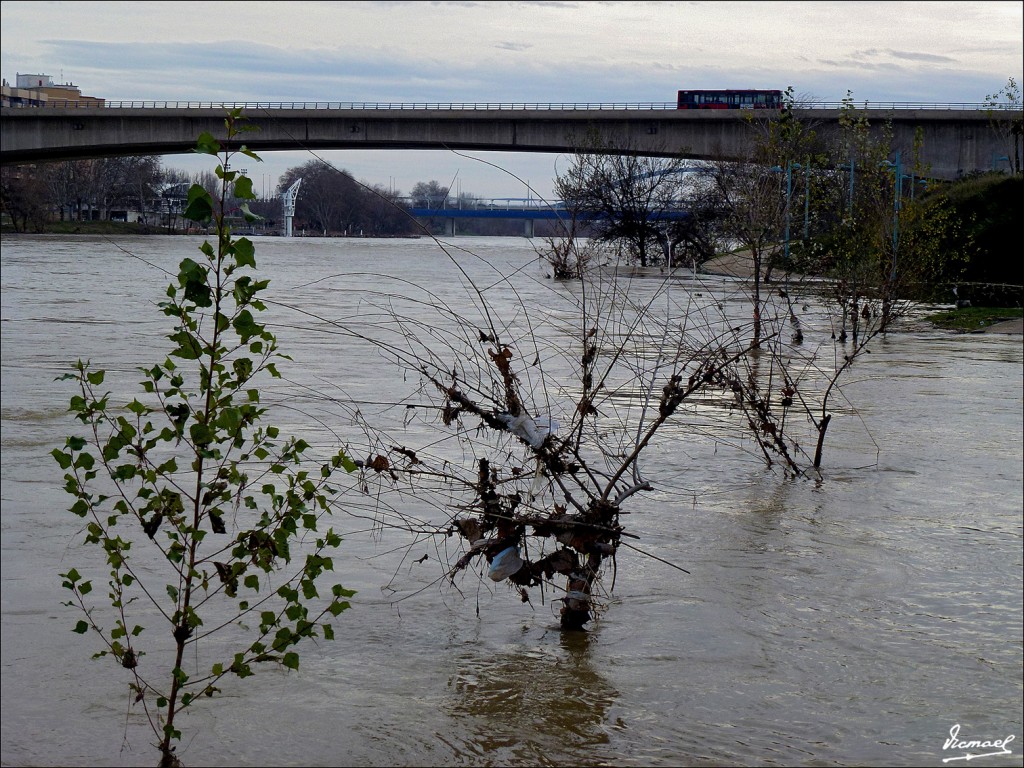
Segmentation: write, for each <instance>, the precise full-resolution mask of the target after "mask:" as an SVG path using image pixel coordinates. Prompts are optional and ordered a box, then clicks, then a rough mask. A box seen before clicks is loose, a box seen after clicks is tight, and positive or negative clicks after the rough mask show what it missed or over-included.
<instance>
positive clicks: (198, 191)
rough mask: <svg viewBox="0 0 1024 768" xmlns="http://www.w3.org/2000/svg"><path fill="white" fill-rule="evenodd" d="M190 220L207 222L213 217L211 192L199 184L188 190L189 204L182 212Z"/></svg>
mask: <svg viewBox="0 0 1024 768" xmlns="http://www.w3.org/2000/svg"><path fill="white" fill-rule="evenodd" d="M181 215H182V216H184V217H185V218H186V219H188V220H189V221H197V222H207V221H209V220H210V219H211V218H213V198H212V197H210V193H209V192H207V191H206V190H205V189H203V188H202V187H201V186H199V185H198V184H193V185H192V187H191V188H190V189H189V191H188V205H187V206H186V207H185V212H184V213H182V214H181Z"/></svg>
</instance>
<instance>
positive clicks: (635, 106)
mask: <svg viewBox="0 0 1024 768" xmlns="http://www.w3.org/2000/svg"><path fill="white" fill-rule="evenodd" d="M843 106H845V104H844V103H843V102H839V101H814V102H803V103H800V104H797V105H796V106H795V108H796V109H841V108H842V107H843ZM854 106H855V107H856V108H857V109H883V110H904V109H908V110H909V109H942V110H973V111H979V110H988V109H994V110H1011V109H1016V110H1019V109H1020V105H1015V104H981V103H974V102H917V101H885V102H882V101H877V102H875V101H864V102H860V103H857V104H855V105H854ZM48 107H49V108H52V107H56V108H61V109H85V110H98V109H99V110H103V109H217V110H226V109H242V110H245V111H249V112H252V111H264V110H265V111H275V110H285V109H289V110H296V109H298V110H367V111H374V110H388V111H395V110H409V111H431V112H444V111H491V112H507V111H531V110H532V111H540V112H544V111H582V110H609V111H623V110H630V111H665V110H671V111H675V109H676V103H675V102H672V101H649V102H600V103H597V102H574V103H557V102H545V103H540V102H536V103H534V102H483V103H458V102H447V103H430V102H366V101H104V102H99V101H75V100H71V99H67V100H65V99H51V100H49V101H47V102H46V104H45V106H44V107H41V108H44V109H45V108H48ZM5 108H12V109H15V108H16V109H38V108H40V107H38V106H33V105H23V104H12V105H6V106H5Z"/></svg>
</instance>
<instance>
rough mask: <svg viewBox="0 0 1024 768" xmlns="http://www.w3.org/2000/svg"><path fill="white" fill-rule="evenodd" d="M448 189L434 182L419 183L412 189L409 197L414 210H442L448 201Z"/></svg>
mask: <svg viewBox="0 0 1024 768" xmlns="http://www.w3.org/2000/svg"><path fill="white" fill-rule="evenodd" d="M448 192H449V190H448V187H443V186H441V185H440V184H438V183H437V182H436V181H421V182H418V183H417V184H416V185H415V186H413V188H412V192H411V193H410V194H409V197H410V198H411V199H412V205H413V207H414V208H443V207H444V206H445V200H447V199H448Z"/></svg>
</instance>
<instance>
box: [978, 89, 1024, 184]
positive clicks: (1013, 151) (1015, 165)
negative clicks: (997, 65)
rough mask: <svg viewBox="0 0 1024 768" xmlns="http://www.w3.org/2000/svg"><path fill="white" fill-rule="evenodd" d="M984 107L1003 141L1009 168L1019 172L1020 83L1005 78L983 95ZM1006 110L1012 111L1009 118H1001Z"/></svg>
mask: <svg viewBox="0 0 1024 768" xmlns="http://www.w3.org/2000/svg"><path fill="white" fill-rule="evenodd" d="M985 108H986V110H987V111H988V116H989V123H990V124H991V126H992V129H993V130H994V131H995V132H996V134H997V135H998V136H999V137H1000V138H1001V139H1002V140H1003V142H1004V145H1005V147H1006V150H1007V157H1008V158H1009V160H1010V170H1011V171H1013V173H1021V160H1020V142H1021V135H1022V134H1024V107H1022V105H1021V93H1020V85H1018V84H1017V81H1016V80H1014V79H1013V78H1012V77H1010V78H1007V80H1006V85H1004V86H1003V87H1002V88H1001V89H1000V90H998V91H996V92H995V93H990V94H988V95H987V96H986V97H985ZM1007 111H1010V112H1012V113H1014V117H1013V118H1012V119H1011V120H1005V119H1002V118H1003V116H1004V115H1005V114H1006V112H1007ZM993 170H995V168H993Z"/></svg>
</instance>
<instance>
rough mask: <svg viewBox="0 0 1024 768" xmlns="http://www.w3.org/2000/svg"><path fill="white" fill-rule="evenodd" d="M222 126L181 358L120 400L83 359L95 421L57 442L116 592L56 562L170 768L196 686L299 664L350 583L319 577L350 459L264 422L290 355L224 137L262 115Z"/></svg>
mask: <svg viewBox="0 0 1024 768" xmlns="http://www.w3.org/2000/svg"><path fill="white" fill-rule="evenodd" d="M225 127H226V139H227V140H226V142H225V143H224V145H222V144H221V143H220V142H219V141H217V140H216V139H215V138H214V137H213V136H212V135H210V134H208V133H204V134H203V135H202V136H200V138H199V140H198V144H197V147H196V151H197V152H200V153H204V154H209V155H213V156H215V157H217V158H219V159H220V162H219V165H218V166H217V169H216V174H217V177H218V179H219V180H220V185H219V194H218V196H217V197H216V198H215V197H214V196H213V195H211V194H210V193H209V192H208V191H207V190H205V189H204V188H202V187H201V186H199V185H193V186H192V188H191V189H190V190H189V195H188V207H187V209H186V211H185V213H184V216H185V217H186V218H188V219H190V220H192V221H194V222H196V223H197V224H200V225H203V226H207V227H212V230H213V231H214V232H215V233H216V241H215V242H213V243H211V242H210V241H209V240H207V241H206V242H204V243H203V244H202V246H201V247H200V248H199V251H200V254H201V255H200V256H199V257H198V258H195V259H191V258H186V259H184V260H183V261H182V262H181V264H180V266H179V271H178V275H177V280H176V281H175V282H173V283H172V284H171V285H169V286H168V288H167V294H166V295H167V300H166V301H164V302H163V303H161V304H160V308H161V310H162V312H163V314H164V315H166V316H167V317H169V318H172V319H173V321H174V328H173V331H172V332H171V333H170V334H169V335H168V339H170V341H171V343H172V346H173V348H172V350H171V352H170V354H169V355H168V356H167V357H166V359H164V361H163V362H162V363H158V364H156V365H153V366H151V367H148V368H141V369H140V370H141V372H142V374H143V376H144V378H143V380H142V382H141V387H142V390H143V392H142V393H141V394H140V396H139V397H138V398H136V399H132V400H131V402H128V403H127V404H125V405H122V406H116V405H114V404H112V403H111V402H110V394H109V393H106V392H104V391H102V386H103V383H104V378H105V372H104V371H103V370H96V369H93V368H92V367H91V365H90V363H89V362H82V361H81V360H79V361H78V362H77V364H76V365H75V366H74V372H73V373H69V374H66V375H64V376H62V377H60V378H62V379H67V380H72V381H74V382H75V383H76V384H77V393H76V394H75V395H74V396H73V397H72V398H71V403H70V408H69V410H70V412H71V413H73V414H74V415H75V418H77V419H78V420H79V421H80V422H81V423H82V424H83V425H84V426H85V430H84V432H85V434H84V435H82V436H72V437H68V438H67V440H66V441H65V443H64V447H63V449H56V450H54V451H53V456H54V458H55V459H56V460H57V463H58V464H59V465H60V467H61V469H62V470H63V471H64V473H65V474H64V480H65V486H64V487H65V490H66V491H67V492H68V493H69V494H70V495H71V496H73V497H74V503H73V504H72V506H71V508H70V511H71V512H73V513H74V514H75V515H77V516H78V517H80V518H82V519H83V520H84V522H85V527H84V533H85V543H86V544H88V545H96V546H98V547H99V548H100V549H102V551H103V554H104V556H105V559H106V566H107V567H108V568H109V571H108V578H107V587H108V592H107V598H108V599H107V601H106V602H102V601H101V603H100V604H95V605H94V604H93V599H94V598H93V594H92V589H93V587H92V580H91V579H88V578H86V577H85V576H83V575H82V573H81V572H80V571H79V570H78V569H76V568H71V569H69V570H68V571H67V572H65V573H62V574H60V575H61V577H62V579H63V586H64V587H65V588H66V589H67V590H69V591H70V592H71V595H72V599H71V600H70V601H68V602H67V603H66V605H68V606H72V607H75V608H78V609H80V610H81V612H82V614H83V618H82V619H81V620H80V621H78V623H77V625H76V626H75V627H74V631H75V632H78V633H80V634H85V633H87V632H89V631H90V630H92V631H93V632H94V633H95V634H96V635H98V636H99V637H100V638H101V639H102V643H103V649H102V650H100V651H99V652H98V653H97V654H96V657H97V658H98V657H106V658H108V659H112V660H113V661H114V662H116V664H117V665H118V666H119V668H120V670H119V671H122V672H124V673H125V674H127V676H128V677H127V680H128V688H129V695H130V697H131V699H132V701H133V703H134V705H135V706H136V707H139V708H141V710H142V715H143V720H144V722H146V723H147V724H148V726H149V727H150V728H152V731H153V733H154V735H155V736H156V740H157V741H156V743H155V745H154V746H156V747H157V748H158V749H159V750H160V765H180V762H179V759H178V756H177V755H176V754H175V751H176V746H177V743H178V742H179V740H180V739H181V730H180V729H179V721H180V718H179V715H180V714H181V713H182V712H183V711H184V710H185V709H187V708H188V707H190V706H191V705H193V704H194V703H195V701H196V699H197V697H205V696H213V695H215V694H216V693H217V692H219V690H220V688H219V686H220V685H223V684H224V683H223V682H222V679H223V678H225V677H227V676H235V677H237V678H244V677H248V676H249V675H252V674H254V671H255V669H256V668H257V667H258V666H259V665H263V664H268V663H270V664H273V665H275V666H281V667H285V668H287V669H297V668H298V666H299V655H298V652H297V646H298V644H299V643H300V641H302V640H305V639H308V638H317V637H323V638H324V639H327V640H330V639H333V636H334V632H333V629H332V626H331V624H330V621H331V619H332V618H333V617H335V616H337V615H338V614H340V613H341V612H342V611H344V610H345V609H346V608H347V607H348V605H349V604H348V602H346V598H348V597H350V596H351V595H352V594H353V593H352V592H351V591H349V590H346V589H344V588H343V587H342V586H341V585H340V584H337V583H334V584H331V585H330V587H329V588H327V589H324V588H323V586H322V581H323V579H324V578H325V577H326V576H327V575H328V574H327V573H326V572H328V571H331V570H333V561H332V559H331V556H330V554H331V551H332V550H333V549H335V548H336V547H337V546H338V545H339V543H340V541H341V538H340V537H339V536H338V535H337V534H336V533H335V532H334V531H333V530H332V529H330V528H326V529H322V525H323V524H324V516H325V515H327V514H329V512H330V506H329V505H330V502H331V500H332V498H333V497H334V496H335V495H336V494H337V490H336V489H335V488H334V487H332V485H331V484H330V483H331V479H332V476H333V475H335V473H336V472H337V471H339V470H344V471H346V472H352V471H353V470H354V469H355V464H354V463H353V462H352V461H351V460H350V459H349V458H348V456H346V455H345V453H344V452H340V451H339V452H338V453H336V454H334V455H332V456H329V457H326V458H325V459H322V460H319V461H315V460H312V459H310V458H308V457H307V453H309V452H310V446H309V445H307V443H305V442H304V441H303V440H301V439H296V438H290V437H286V436H284V435H282V434H281V433H280V431H279V430H278V429H277V428H276V427H274V426H272V425H270V424H268V423H266V419H267V416H268V413H267V408H266V407H265V406H264V405H262V404H261V397H260V386H261V382H262V381H264V380H265V379H266V377H268V376H269V377H278V376H279V373H278V371H277V368H276V367H275V365H276V362H278V361H280V360H282V359H288V358H287V356H286V355H284V354H283V353H281V352H280V351H279V349H278V345H277V339H276V338H275V336H274V334H273V333H271V332H270V331H269V330H268V329H267V327H266V325H264V324H263V323H261V322H260V321H259V319H258V318H259V313H261V312H263V311H264V310H265V306H264V304H263V303H262V302H261V300H260V298H259V296H260V292H261V291H263V290H264V289H265V288H266V287H267V285H268V281H267V280H261V279H258V277H257V276H256V274H255V270H256V260H255V249H254V247H253V244H252V242H251V241H250V240H248V239H246V238H244V237H237V238H236V237H233V236H232V234H231V229H230V227H229V225H228V222H227V213H228V211H226V204H227V203H228V202H229V201H230V200H232V199H234V200H236V201H240V203H239V205H238V213H240V214H241V215H242V216H243V217H244V218H245V220H246V221H252V220H253V219H255V218H256V217H255V216H254V215H253V214H252V213H250V211H249V209H248V201H249V200H252V199H254V197H255V195H254V194H253V191H252V182H251V181H250V179H248V178H247V177H246V176H245V175H244V173H240V172H238V171H234V170H231V165H230V160H231V158H232V157H233V156H235V155H236V154H239V153H240V154H243V155H245V156H247V157H250V158H253V159H254V160H259V158H258V157H257V156H256V155H255V154H254V153H253V152H251V151H249V150H248V149H247V148H246V147H245V146H244V145H242V146H240V147H239V148H238V149H236V150H234V151H232V150H231V149H229V148H228V147H229V145H230V144H232V143H234V142H236V141H237V140H238V137H239V136H240V135H241V134H242V133H243V132H245V131H247V130H251V128H250V127H249V126H247V125H246V124H245V119H244V118H243V117H242V115H241V113H240V111H237V110H236V111H232V112H230V113H228V116H227V118H226V120H225ZM232 213H235V212H234V211H232ZM309 467H312V469H310V468H309ZM83 570H84V569H83ZM186 651H187V652H188V655H187V656H186ZM186 659H187V661H186Z"/></svg>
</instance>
